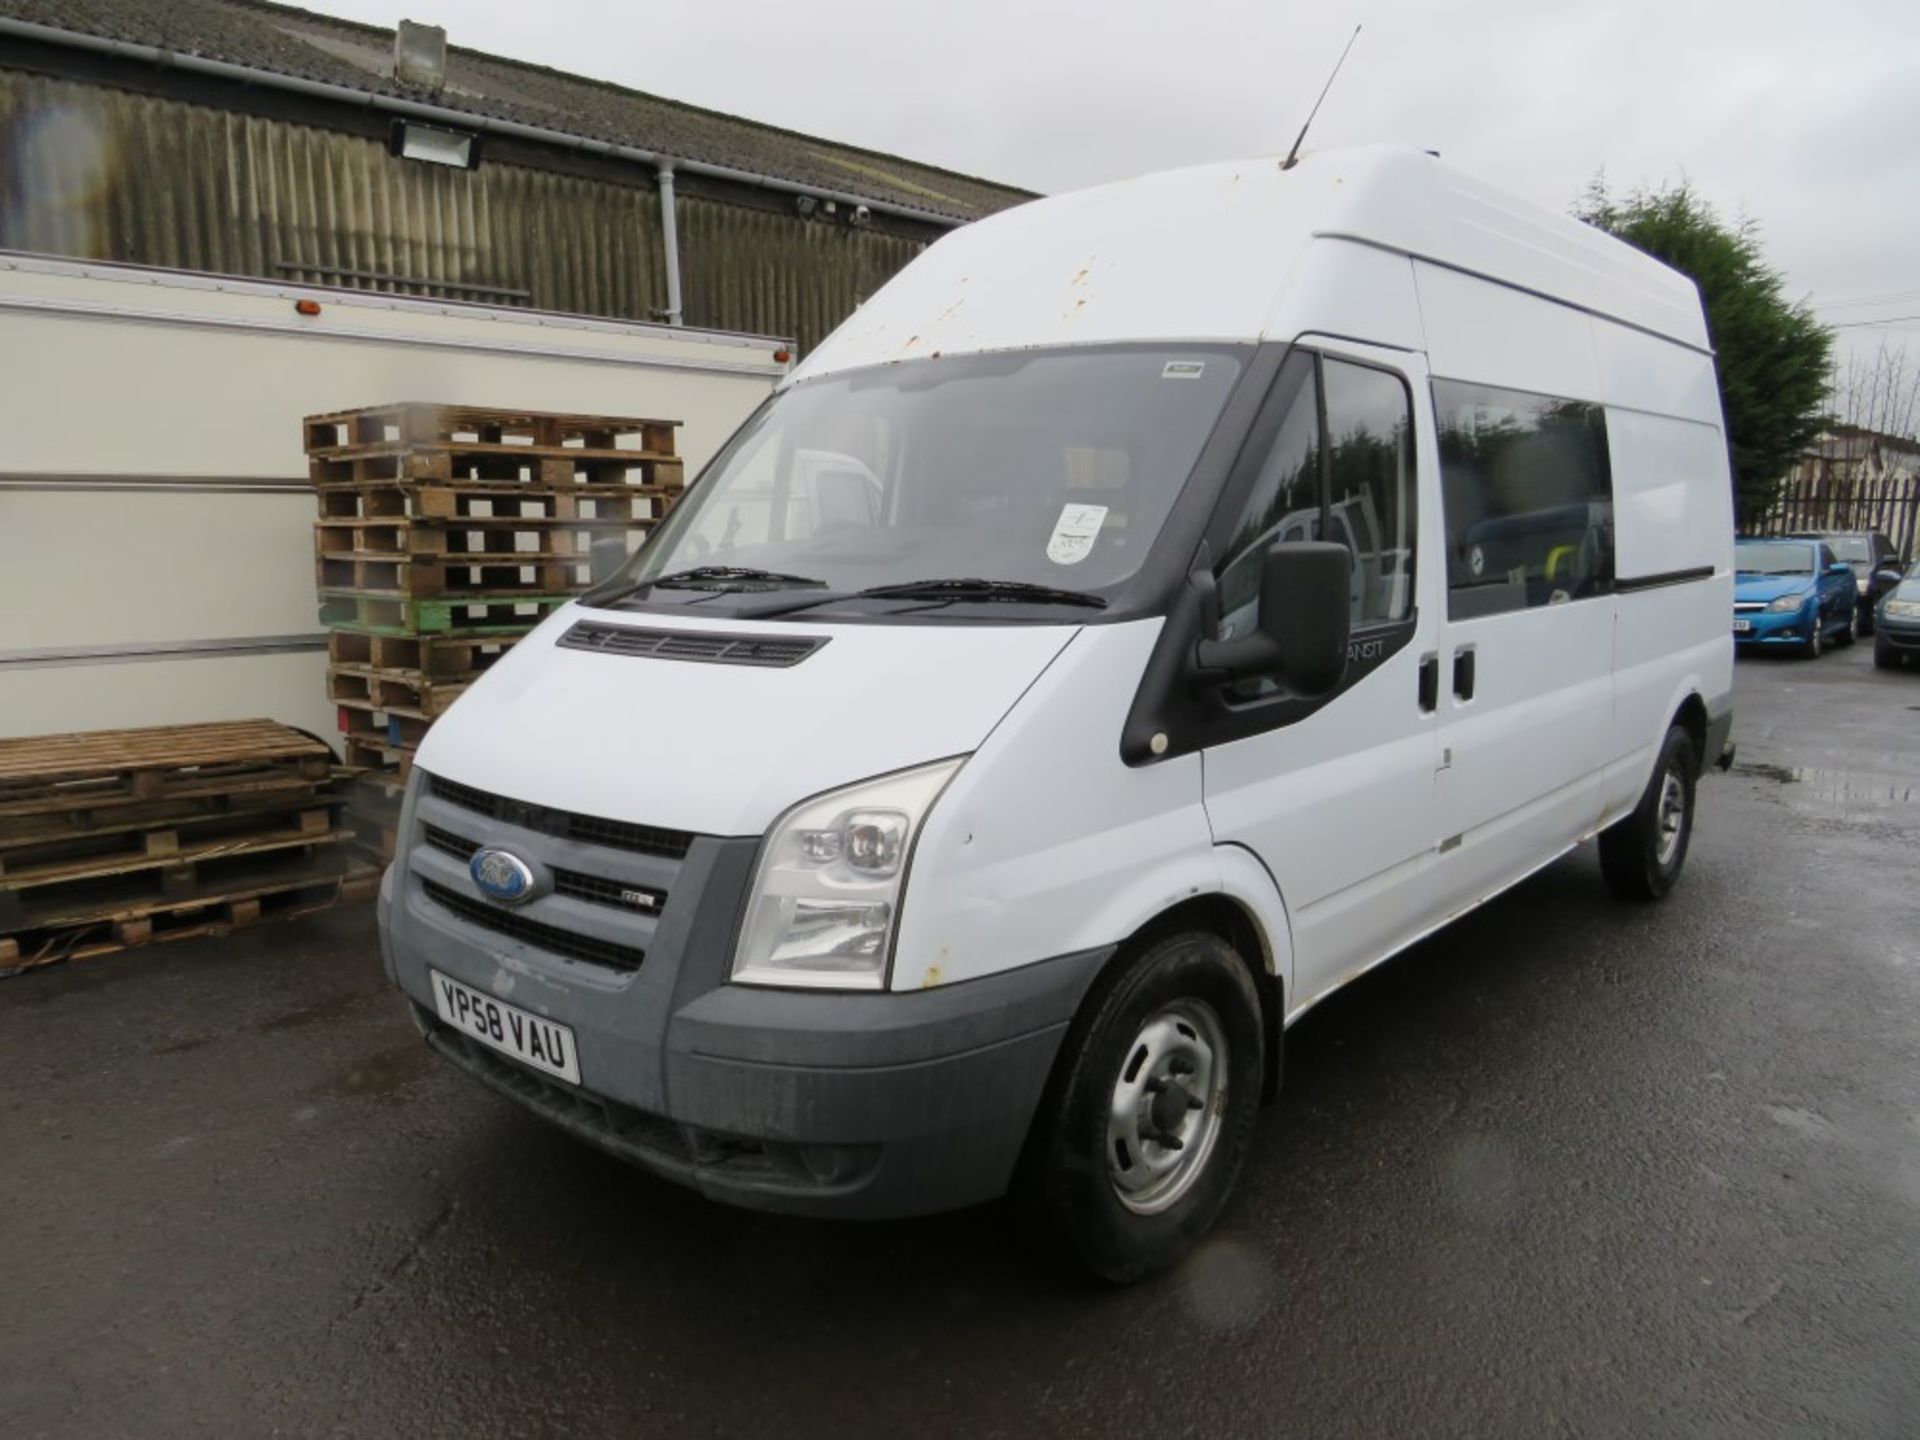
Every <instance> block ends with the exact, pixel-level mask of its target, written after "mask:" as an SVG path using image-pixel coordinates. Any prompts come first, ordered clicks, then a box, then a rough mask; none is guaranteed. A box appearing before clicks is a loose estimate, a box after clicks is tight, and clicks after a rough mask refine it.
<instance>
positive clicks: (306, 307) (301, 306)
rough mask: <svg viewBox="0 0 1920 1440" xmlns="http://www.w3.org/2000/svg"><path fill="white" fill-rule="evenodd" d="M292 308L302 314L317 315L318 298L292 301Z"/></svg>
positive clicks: (318, 310)
mask: <svg viewBox="0 0 1920 1440" xmlns="http://www.w3.org/2000/svg"><path fill="white" fill-rule="evenodd" d="M293 308H294V309H295V310H298V311H299V312H300V313H301V314H302V315H318V314H319V313H320V302H319V301H318V300H296V301H294V302H293Z"/></svg>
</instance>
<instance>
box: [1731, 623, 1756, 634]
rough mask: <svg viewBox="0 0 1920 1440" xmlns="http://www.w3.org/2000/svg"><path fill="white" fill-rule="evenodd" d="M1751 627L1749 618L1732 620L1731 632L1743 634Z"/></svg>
mask: <svg viewBox="0 0 1920 1440" xmlns="http://www.w3.org/2000/svg"><path fill="white" fill-rule="evenodd" d="M1751 629H1753V622H1752V621H1751V620H1736V621H1734V622H1733V633H1734V634H1736V635H1744V634H1746V633H1747V632H1748V631H1749V630H1751Z"/></svg>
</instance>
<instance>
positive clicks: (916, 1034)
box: [409, 949, 1113, 1219]
mask: <svg viewBox="0 0 1920 1440" xmlns="http://www.w3.org/2000/svg"><path fill="white" fill-rule="evenodd" d="M1112 953H1113V952H1112V950H1111V949H1103V950H1097V951H1087V952H1084V953H1082V954H1077V955H1070V956H1066V957H1063V958H1061V959H1057V960H1049V961H1045V962H1043V963H1041V964H1038V965H1031V966H1026V967H1023V968H1022V969H1020V970H1016V971H1012V972H1009V973H1008V974H1004V975H998V976H993V977H989V978H987V979H983V980H976V981H972V982H969V983H967V984H962V985H955V986H950V987H944V988H943V989H940V990H931V991H923V992H919V993H916V994H910V995H845V996H825V995H817V994H800V993H794V992H786V991H758V992H756V991H752V990H749V989H747V988H746V987H744V986H729V987H727V988H726V989H724V990H718V991H713V992H710V993H708V994H707V995H705V996H702V997H701V998H700V1000H698V1001H696V1002H695V1003H694V1004H692V1005H690V1006H688V1007H687V1008H686V1009H685V1010H683V1011H682V1012H680V1013H679V1014H678V1015H676V1016H675V1017H674V1018H673V1021H672V1023H671V1024H670V1025H669V1027H668V1037H669V1048H668V1052H667V1055H666V1085H667V1094H668V1102H667V1104H666V1106H665V1107H664V1112H665V1113H658V1114H656V1113H649V1112H647V1111H643V1110H640V1109H637V1108H635V1107H633V1106H631V1105H627V1104H624V1103H622V1102H620V1101H618V1100H615V1099H612V1098H611V1097H609V1096H607V1095H605V1094H603V1093H600V1092H599V1091H598V1090H596V1089H594V1088H593V1085H594V1077H593V1076H592V1075H591V1074H583V1077H582V1078H583V1081H584V1082H585V1083H584V1084H583V1085H582V1086H573V1085H568V1084H566V1083H564V1082H562V1081H558V1080H553V1079H549V1078H548V1077H546V1076H544V1075H542V1074H539V1073H537V1072H535V1071H533V1070H531V1069H529V1068H527V1067H526V1066H523V1065H521V1064H519V1063H518V1062H516V1061H514V1060H512V1059H509V1058H508V1057H507V1056H505V1055H502V1054H500V1053H498V1052H497V1051H494V1050H491V1049H489V1048H487V1047H486V1046H483V1045H481V1044H480V1042H479V1041H477V1040H474V1039H473V1038H472V1037H470V1036H468V1035H466V1034H465V1033H464V1032H461V1031H458V1030H456V1029H454V1028H452V1027H450V1026H448V1025H446V1024H444V1023H443V1022H442V1021H441V1020H440V1019H439V1018H438V1016H437V1015H436V1014H435V1013H434V1010H433V1008H432V1006H431V1004H426V1003H422V1002H421V1001H420V1000H419V999H418V998H417V997H411V996H410V998H411V999H412V1001H413V1003H412V1007H411V1008H412V1011H413V1017H414V1022H415V1024H416V1025H418V1026H419V1028H420V1031H421V1033H422V1035H423V1036H424V1037H425V1038H426V1041H427V1044H428V1045H429V1046H431V1047H432V1048H433V1049H434V1050H435V1051H437V1052H438V1053H439V1054H441V1055H442V1056H444V1057H445V1058H446V1059H448V1060H450V1061H452V1062H453V1063H454V1064H455V1065H457V1066H458V1067H459V1068H460V1069H462V1070H464V1071H466V1072H467V1073H468V1074H469V1075H471V1076H473V1077H474V1078H475V1079H477V1080H480V1081H482V1082H484V1083H485V1084H487V1085H488V1086H490V1087H491V1088H492V1089H494V1090H496V1091H498V1092H499V1093H501V1094H503V1095H506V1096H508V1097H510V1098H512V1099H514V1100H517V1101H519V1102H520V1103H521V1104H523V1105H525V1106H526V1107H527V1108H528V1109H530V1110H532V1111H534V1112H535V1113H536V1114H538V1115H540V1116H541V1117H542V1118H544V1119H546V1120H548V1121H550V1122H552V1123H553V1124H555V1125H558V1126H559V1127H560V1128H562V1129H563V1130H566V1131H568V1132H569V1133H571V1134H573V1135H575V1136H577V1137H578V1138H580V1139H582V1140H585V1141H587V1142H589V1143H590V1144H593V1145H596V1146H598V1147H599V1148H600V1149H602V1150H605V1151H607V1152H608V1153H609V1154H612V1155H615V1156H617V1157H618V1158H620V1159H622V1160H625V1161H628V1162H629V1163H631V1164H634V1165H638V1166H639V1167H641V1168H642V1169H645V1170H648V1171H651V1172H653V1173H654V1174H656V1175H659V1176H662V1177H663V1178H665V1179H668V1180H673V1181H676V1182H678V1183H680V1184H683V1185H689V1186H692V1187H693V1188H695V1189H697V1190H699V1191H701V1192H702V1193H703V1194H705V1195H708V1196H710V1197H711V1198H713V1199H716V1200H723V1201H727V1202H729V1203H732V1204H736V1205H744V1206H749V1207H752V1208H755V1209H761V1210H775V1211H783V1212H787V1213H791V1214H803V1215H822V1216H841V1217H846V1218H859V1219H881V1218H890V1217H899V1216H907V1215H922V1214H931V1213H934V1212H936V1211H941V1210H951V1209H957V1208H959V1207H961V1206H966V1205H973V1204H977V1203H979V1202H981V1201H985V1200H991V1199H993V1198H994V1197H996V1196H998V1195H1001V1194H1004V1193H1005V1191H1006V1189H1007V1187H1008V1185H1009V1183H1010V1182H1011V1180H1012V1178H1013V1172H1014V1167H1015V1165H1016V1164H1017V1162H1018V1160H1019V1157H1020V1150H1021V1147H1022V1145H1023V1144H1024V1142H1025V1139H1026V1135H1027V1130H1028V1128H1029V1126H1030V1125H1031V1123H1032V1120H1033V1115H1034V1111H1035V1109H1036V1107H1037V1106H1038V1104H1039V1101H1040V1096H1041V1093H1042V1091H1043V1090H1044V1089H1045V1088H1046V1083H1047V1077H1048V1075H1049V1074H1050V1073H1051V1071H1052V1068H1053V1061H1054V1057H1055V1055H1056V1054H1057V1053H1058V1051H1059V1048H1060V1042H1061V1039H1062V1037H1063V1036H1064V1035H1065V1033H1066V1029H1067V1025H1068V1022H1069V1021H1070V1020H1071V1018H1072V1015H1073V1010H1074V1007H1075V1006H1076V1005H1077V1004H1078V1001H1079V997H1080V996H1081V995H1082V994H1084V993H1085V990H1086V988H1087V985H1088V984H1089V983H1091V980H1092V978H1093V976H1094V975H1096V974H1098V973H1099V970H1100V967H1101V966H1102V965H1104V964H1105V963H1106V961H1107V960H1108V959H1109V958H1110V957H1111V955H1112ZM409 988H411V987H409Z"/></svg>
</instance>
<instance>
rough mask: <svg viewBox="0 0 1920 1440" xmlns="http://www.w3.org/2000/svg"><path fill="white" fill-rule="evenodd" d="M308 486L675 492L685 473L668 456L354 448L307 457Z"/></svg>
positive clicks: (505, 448)
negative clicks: (485, 485)
mask: <svg viewBox="0 0 1920 1440" xmlns="http://www.w3.org/2000/svg"><path fill="white" fill-rule="evenodd" d="M307 474H308V477H309V478H310V479H311V480H312V481H313V483H314V484H315V485H358V486H369V485H393V484H398V483H403V482H409V483H415V484H431V483H440V484H453V483H455V482H461V483H473V482H495V483H501V482H505V483H514V484H522V485H549V486H555V487H569V486H579V487H593V488H599V487H603V486H614V485H656V486H660V487H662V488H664V489H670V490H679V489H680V488H682V486H683V485H684V483H685V480H686V467H685V465H684V464H683V463H682V462H681V461H680V459H679V458H678V457H677V456H675V455H674V454H673V452H672V451H670V450H669V451H666V452H664V453H663V452H660V451H654V450H613V449H609V450H584V449H568V448H563V447H558V446H547V445H357V446H351V447H346V448H342V449H337V450H314V451H310V452H309V458H308V461H307Z"/></svg>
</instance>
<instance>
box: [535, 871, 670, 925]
mask: <svg viewBox="0 0 1920 1440" xmlns="http://www.w3.org/2000/svg"><path fill="white" fill-rule="evenodd" d="M553 893H554V894H556V895H570V896H572V897H573V898H574V899H575V900H588V901H591V902H592V903H593V904H595V905H611V906H613V907H614V908H615V909H616V910H628V911H631V912H633V913H634V914H636V915H658V914H659V913H660V910H661V907H663V906H664V905H665V904H666V903H667V897H666V894H665V893H664V892H663V891H659V890H652V889H649V888H648V887H647V886H645V885H629V884H627V883H626V882H625V881H622V880H605V879H602V878H601V877H600V876H598V875H582V874H581V873H580V872H579V871H578V870H556V871H554V872H553Z"/></svg>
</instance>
